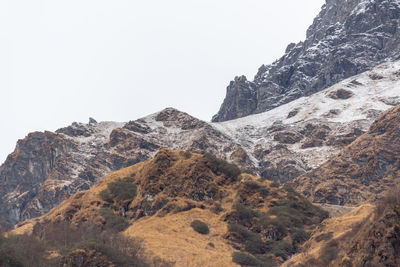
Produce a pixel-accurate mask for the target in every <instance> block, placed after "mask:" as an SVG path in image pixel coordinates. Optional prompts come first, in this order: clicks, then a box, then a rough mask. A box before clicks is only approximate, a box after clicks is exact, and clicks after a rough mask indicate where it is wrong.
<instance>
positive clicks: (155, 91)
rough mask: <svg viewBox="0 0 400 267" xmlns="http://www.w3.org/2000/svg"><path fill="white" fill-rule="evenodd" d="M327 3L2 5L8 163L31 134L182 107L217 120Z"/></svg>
mask: <svg viewBox="0 0 400 267" xmlns="http://www.w3.org/2000/svg"><path fill="white" fill-rule="evenodd" d="M323 3H324V1H323V0H302V1H300V0H279V1H276V0H201V1H200V0H196V1H194V0H168V1H165V0H157V1H156V0H145V1H143V0H142V1H136V0H125V1H124V0H115V1H111V0H109V1H104V0H84V1H83V0H79V1H78V0H68V1H61V0H48V1H43V0H35V1H32V0H18V1H17V0H1V1H0V88H1V98H0V101H1V104H0V112H1V116H0V125H1V138H0V163H1V162H3V161H4V160H5V158H6V156H7V154H9V153H10V152H12V151H13V150H14V147H15V143H16V141H17V140H18V139H21V138H24V137H25V136H26V135H27V134H28V133H29V132H32V131H36V130H40V131H43V130H51V131H54V130H56V129H57V128H60V127H63V126H66V125H69V124H71V123H72V122H73V121H78V122H87V121H88V117H89V116H91V117H94V118H95V119H97V120H98V121H103V120H114V121H129V120H133V119H137V118H139V117H142V116H145V115H148V114H150V113H154V112H157V111H159V110H161V109H163V108H165V107H175V108H177V109H180V110H182V111H185V112H187V113H189V114H191V115H193V116H195V117H198V118H200V119H203V120H207V121H209V120H210V119H211V116H212V115H214V114H215V113H216V112H217V111H218V109H219V106H220V105H221V103H222V101H223V99H224V96H225V91H226V86H227V85H228V84H229V81H230V80H232V79H233V78H234V77H235V76H237V75H242V74H245V75H246V76H247V77H248V78H249V79H252V78H253V76H254V75H255V73H256V71H257V69H258V67H260V66H261V65H262V64H263V63H265V64H268V63H271V62H272V61H274V60H275V59H277V58H279V57H280V56H282V55H283V52H284V50H285V48H286V46H287V45H288V44H289V43H290V42H298V41H300V40H304V39H305V33H306V29H307V27H308V26H309V25H310V24H311V23H312V20H313V18H314V17H315V16H316V15H317V14H318V12H319V10H320V8H321V6H322V4H323Z"/></svg>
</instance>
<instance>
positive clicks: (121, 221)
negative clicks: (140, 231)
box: [100, 208, 129, 232]
mask: <svg viewBox="0 0 400 267" xmlns="http://www.w3.org/2000/svg"><path fill="white" fill-rule="evenodd" d="M100 215H101V216H102V217H103V218H104V219H105V221H106V223H105V225H104V227H105V229H106V230H111V231H117V232H121V231H124V230H125V229H126V228H128V226H129V222H128V220H127V219H125V218H124V217H121V216H118V215H116V214H115V213H114V212H113V211H112V210H110V209H108V208H102V209H100Z"/></svg>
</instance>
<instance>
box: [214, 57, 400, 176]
mask: <svg viewBox="0 0 400 267" xmlns="http://www.w3.org/2000/svg"><path fill="white" fill-rule="evenodd" d="M397 104H400V61H396V62H394V63H385V64H382V65H380V66H377V67H375V68H374V69H372V70H371V71H367V72H365V73H362V74H360V75H357V76H353V77H351V78H349V79H346V80H344V81H342V82H340V83H338V84H336V85H334V86H332V87H330V88H328V89H326V90H323V91H321V92H319V93H316V94H314V95H311V96H309V97H302V98H300V99H297V100H295V101H292V102H290V103H288V104H285V105H282V106H279V107H277V108H275V109H273V110H270V111H267V112H264V113H261V114H256V115H251V116H247V117H244V118H240V119H236V120H231V121H227V122H220V123H213V126H214V127H215V128H216V129H218V130H219V131H221V132H223V133H225V134H226V135H228V136H230V137H231V138H232V139H233V140H235V142H237V143H239V144H240V145H241V146H242V147H243V148H244V150H245V151H247V152H248V153H249V154H251V155H253V156H254V157H253V158H256V159H257V161H256V162H254V163H255V165H256V166H257V165H258V167H257V169H258V170H259V171H260V175H261V176H262V177H264V178H267V179H271V180H275V181H279V182H286V181H287V180H290V179H291V178H294V177H295V176H298V175H299V174H300V173H303V172H305V171H308V170H310V169H312V168H315V167H317V166H319V165H321V164H322V163H323V162H324V161H326V160H327V159H328V158H330V157H331V156H332V155H333V154H335V153H337V152H338V151H339V150H340V148H342V147H343V146H344V145H347V144H349V143H350V142H352V141H353V140H354V139H355V138H356V137H357V136H359V135H361V134H362V133H363V132H365V131H367V130H368V128H369V126H370V125H371V123H372V122H373V121H374V119H376V118H377V117H378V116H379V115H380V114H381V113H382V112H383V111H384V110H386V109H388V108H390V107H391V106H394V105H397Z"/></svg>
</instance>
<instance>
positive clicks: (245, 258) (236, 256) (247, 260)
mask: <svg viewBox="0 0 400 267" xmlns="http://www.w3.org/2000/svg"><path fill="white" fill-rule="evenodd" d="M232 261H233V262H234V263H237V264H240V265H241V266H259V265H260V264H259V262H258V260H257V259H256V258H255V257H253V256H252V255H250V254H247V253H243V252H233V254H232Z"/></svg>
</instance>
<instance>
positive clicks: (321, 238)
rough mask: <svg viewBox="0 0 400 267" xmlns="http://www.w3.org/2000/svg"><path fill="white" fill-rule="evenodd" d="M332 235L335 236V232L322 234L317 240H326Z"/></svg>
mask: <svg viewBox="0 0 400 267" xmlns="http://www.w3.org/2000/svg"><path fill="white" fill-rule="evenodd" d="M332 236H333V232H329V233H324V234H320V235H318V236H317V237H315V241H317V242H321V241H326V240H329V239H331V238H332Z"/></svg>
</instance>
